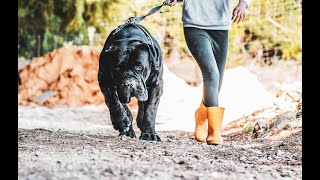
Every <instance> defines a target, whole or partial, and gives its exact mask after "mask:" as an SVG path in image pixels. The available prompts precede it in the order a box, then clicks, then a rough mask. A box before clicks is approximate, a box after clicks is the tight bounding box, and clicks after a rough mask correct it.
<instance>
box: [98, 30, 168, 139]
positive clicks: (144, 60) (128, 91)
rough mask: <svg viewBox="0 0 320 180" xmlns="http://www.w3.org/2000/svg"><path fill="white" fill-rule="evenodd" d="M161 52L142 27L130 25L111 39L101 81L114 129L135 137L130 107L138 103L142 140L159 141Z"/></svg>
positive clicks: (106, 46)
mask: <svg viewBox="0 0 320 180" xmlns="http://www.w3.org/2000/svg"><path fill="white" fill-rule="evenodd" d="M162 75H163V64H162V51H161V49H160V46H159V43H158V42H157V41H156V40H155V39H154V38H153V37H152V36H151V34H150V33H149V32H148V31H147V29H146V28H144V27H143V26H142V25H139V24H134V25H132V24H128V25H126V26H124V27H123V28H122V29H121V30H120V31H117V32H116V31H115V30H114V31H112V32H111V34H110V35H109V36H108V38H107V40H106V42H105V44H104V47H103V49H102V52H101V54H100V59H99V72H98V81H99V86H100V89H101V92H102V93H103V95H104V97H105V103H106V105H107V106H108V108H109V111H110V117H111V121H112V125H113V127H114V129H116V130H118V131H119V132H120V135H126V136H130V137H132V138H134V137H136V136H135V132H134V131H133V128H132V121H133V117H132V115H131V112H130V110H129V108H128V106H127V104H128V103H129V102H130V99H131V97H136V98H137V99H138V105H139V111H138V116H137V125H138V127H139V128H140V130H141V136H140V139H143V140H151V141H160V137H159V136H158V135H157V134H156V132H155V120H156V113H157V108H158V104H159V101H160V97H161V95H162V92H163V80H162Z"/></svg>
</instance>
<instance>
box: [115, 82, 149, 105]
mask: <svg viewBox="0 0 320 180" xmlns="http://www.w3.org/2000/svg"><path fill="white" fill-rule="evenodd" d="M120 82H121V83H120V85H119V86H118V88H117V91H118V96H119V100H120V102H121V103H129V102H130V99H131V97H136V98H137V99H138V100H139V101H146V100H147V99H148V93H147V90H146V88H145V87H144V85H142V84H141V82H140V81H139V79H138V78H137V77H134V76H124V77H123V78H122V80H121V81H120ZM143 84H144V83H143Z"/></svg>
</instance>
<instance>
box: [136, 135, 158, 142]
mask: <svg viewBox="0 0 320 180" xmlns="http://www.w3.org/2000/svg"><path fill="white" fill-rule="evenodd" d="M140 140H147V141H161V139H160V137H159V136H158V135H157V134H156V133H141V136H140Z"/></svg>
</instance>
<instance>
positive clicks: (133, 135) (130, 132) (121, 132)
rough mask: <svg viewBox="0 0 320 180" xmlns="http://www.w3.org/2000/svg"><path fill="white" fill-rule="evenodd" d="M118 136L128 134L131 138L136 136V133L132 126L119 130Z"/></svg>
mask: <svg viewBox="0 0 320 180" xmlns="http://www.w3.org/2000/svg"><path fill="white" fill-rule="evenodd" d="M119 136H128V137H131V138H136V133H135V132H134V131H133V129H132V127H130V129H129V130H128V131H120V134H119Z"/></svg>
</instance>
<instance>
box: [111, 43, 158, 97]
mask: <svg viewBox="0 0 320 180" xmlns="http://www.w3.org/2000/svg"><path fill="white" fill-rule="evenodd" d="M105 53H106V54H105V55H106V56H109V57H110V58H111V59H112V61H111V62H110V69H109V71H110V72H111V73H110V75H111V76H112V79H113V80H114V82H115V85H116V87H117V93H118V96H119V100H120V102H121V103H129V102H130V98H131V97H133V96H135V97H136V98H137V99H138V100H139V101H146V100H147V99H148V89H147V86H146V83H147V80H148V78H149V76H150V73H151V72H152V71H157V70H158V69H159V53H160V51H159V49H158V48H157V47H155V46H154V45H151V44H147V43H144V42H142V41H136V40H135V41H134V40H131V41H130V40H122V41H116V42H114V43H113V45H111V46H110V47H109V48H108V49H107V50H106V51H105Z"/></svg>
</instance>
